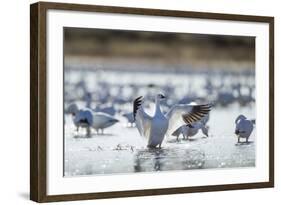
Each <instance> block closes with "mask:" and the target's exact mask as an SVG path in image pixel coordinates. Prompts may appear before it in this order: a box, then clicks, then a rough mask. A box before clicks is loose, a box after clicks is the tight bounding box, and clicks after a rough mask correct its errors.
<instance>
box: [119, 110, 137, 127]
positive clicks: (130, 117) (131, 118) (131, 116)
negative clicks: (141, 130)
mask: <svg viewBox="0 0 281 205" xmlns="http://www.w3.org/2000/svg"><path fill="white" fill-rule="evenodd" d="M122 116H123V117H125V118H126V119H127V124H128V125H129V127H134V122H135V119H134V114H133V112H129V113H124V114H122Z"/></svg>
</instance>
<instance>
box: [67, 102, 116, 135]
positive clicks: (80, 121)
mask: <svg viewBox="0 0 281 205" xmlns="http://www.w3.org/2000/svg"><path fill="white" fill-rule="evenodd" d="M66 113H69V114H72V116H73V123H74V125H75V126H76V128H77V131H78V130H79V127H85V128H87V134H88V135H89V134H90V132H91V127H92V128H94V129H95V130H96V132H97V133H98V134H99V130H101V133H102V134H103V131H104V129H105V128H107V127H110V126H112V125H114V124H115V123H117V122H119V120H117V119H115V118H114V117H112V116H110V115H108V114H106V113H102V112H93V111H92V110H91V109H89V108H84V109H78V106H77V105H76V104H75V103H72V104H70V105H69V106H68V108H67V110H66Z"/></svg>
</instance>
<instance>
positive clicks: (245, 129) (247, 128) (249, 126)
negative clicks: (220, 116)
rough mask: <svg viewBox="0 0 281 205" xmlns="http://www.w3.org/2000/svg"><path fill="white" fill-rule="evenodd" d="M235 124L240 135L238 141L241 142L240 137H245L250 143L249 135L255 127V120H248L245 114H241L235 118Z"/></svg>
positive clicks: (237, 133)
mask: <svg viewBox="0 0 281 205" xmlns="http://www.w3.org/2000/svg"><path fill="white" fill-rule="evenodd" d="M235 124H236V128H235V134H236V135H237V137H238V143H240V138H245V139H246V143H248V140H249V137H250V135H251V133H252V131H253V129H254V125H253V121H252V120H247V118H246V117H245V116H244V115H239V116H238V117H237V118H236V120H235Z"/></svg>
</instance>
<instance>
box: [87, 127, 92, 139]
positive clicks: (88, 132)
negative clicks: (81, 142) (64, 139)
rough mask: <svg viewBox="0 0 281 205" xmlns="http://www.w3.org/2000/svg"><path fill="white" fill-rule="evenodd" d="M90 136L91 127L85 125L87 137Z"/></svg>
mask: <svg viewBox="0 0 281 205" xmlns="http://www.w3.org/2000/svg"><path fill="white" fill-rule="evenodd" d="M90 136H91V128H90V127H87V137H90Z"/></svg>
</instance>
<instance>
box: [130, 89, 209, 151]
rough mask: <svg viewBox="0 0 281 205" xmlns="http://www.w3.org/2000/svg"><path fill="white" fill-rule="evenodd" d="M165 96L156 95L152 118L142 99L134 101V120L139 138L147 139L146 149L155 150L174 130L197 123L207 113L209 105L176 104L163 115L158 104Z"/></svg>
mask: <svg viewBox="0 0 281 205" xmlns="http://www.w3.org/2000/svg"><path fill="white" fill-rule="evenodd" d="M164 99H165V96H164V95H162V94H158V95H156V97H155V112H154V115H153V116H150V115H148V114H147V113H146V112H145V111H144V109H143V107H142V102H143V97H142V96H140V97H138V98H136V99H135V100H134V108H133V112H134V119H135V122H136V126H137V128H138V131H139V133H140V135H141V136H143V137H146V138H147V139H148V143H147V147H150V148H155V147H157V146H159V148H161V144H162V142H163V139H164V136H165V135H169V133H170V132H171V131H173V130H175V128H178V127H179V126H180V125H182V124H183V119H184V122H185V123H186V124H192V123H193V122H196V121H199V120H200V119H201V118H202V117H204V116H205V115H206V114H208V113H209V111H210V110H211V104H204V105H190V104H176V105H174V106H173V107H171V109H170V110H169V111H168V112H167V113H166V114H163V113H162V111H161V108H160V102H161V101H162V100H164Z"/></svg>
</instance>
